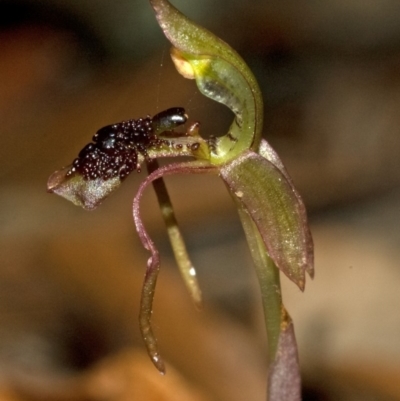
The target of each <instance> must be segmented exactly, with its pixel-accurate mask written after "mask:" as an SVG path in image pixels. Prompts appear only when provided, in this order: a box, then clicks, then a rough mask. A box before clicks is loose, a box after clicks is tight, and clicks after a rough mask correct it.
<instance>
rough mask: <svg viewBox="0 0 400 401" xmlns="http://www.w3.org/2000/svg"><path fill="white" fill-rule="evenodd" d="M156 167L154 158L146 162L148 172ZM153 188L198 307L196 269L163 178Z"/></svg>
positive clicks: (172, 244) (198, 290) (176, 254)
mask: <svg viewBox="0 0 400 401" xmlns="http://www.w3.org/2000/svg"><path fill="white" fill-rule="evenodd" d="M158 167H159V165H158V162H157V160H156V159H153V160H151V161H149V162H147V170H148V172H149V174H151V173H152V172H153V171H155V170H157V169H158ZM153 188H154V191H155V193H156V196H157V200H158V203H159V205H160V209H161V214H162V216H163V218H164V222H165V225H166V227H167V232H168V236H169V239H170V243H171V246H172V251H173V252H174V256H175V259H176V262H177V264H178V267H179V271H180V273H181V275H182V278H183V280H184V282H185V284H186V287H187V289H188V291H189V293H190V295H191V297H192V299H193V301H194V303H195V305H196V306H197V307H198V308H200V307H201V303H202V297H201V290H200V287H199V284H198V281H197V275H196V270H195V268H194V266H193V264H192V262H191V260H190V258H189V255H188V252H187V250H186V245H185V242H184V240H183V236H182V234H181V231H180V230H179V227H178V222H177V220H176V217H175V213H174V210H173V208H172V204H171V199H170V197H169V194H168V191H167V187H166V185H165V182H164V180H163V179H162V178H159V179H157V180H155V181H153Z"/></svg>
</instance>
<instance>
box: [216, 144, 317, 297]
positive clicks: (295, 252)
mask: <svg viewBox="0 0 400 401" xmlns="http://www.w3.org/2000/svg"><path fill="white" fill-rule="evenodd" d="M220 174H221V177H222V178H223V180H224V181H225V183H226V185H227V186H228V188H229V191H230V192H231V194H232V196H234V197H235V198H236V199H237V200H239V201H240V202H242V204H243V205H244V207H245V209H246V210H247V211H248V213H249V214H250V216H251V217H252V219H253V220H254V223H255V224H256V226H257V227H258V229H259V231H260V234H261V236H262V238H263V241H264V243H265V246H266V248H267V251H268V253H269V255H270V257H271V258H272V260H273V261H274V263H275V264H276V266H277V267H278V268H279V269H280V270H281V271H282V272H283V273H284V274H286V275H287V276H288V277H289V278H290V279H291V280H292V281H293V282H294V283H296V284H297V285H298V286H299V288H300V289H302V290H303V289H304V285H305V270H310V271H311V270H312V263H313V261H312V253H310V249H312V246H311V245H310V243H309V241H310V239H311V237H310V235H309V231H308V225H307V216H306V214H305V209H304V205H303V203H302V202H301V200H300V199H299V197H298V195H297V192H295V191H294V187H293V184H292V183H291V181H289V180H288V179H287V178H286V176H285V174H284V173H283V172H282V171H281V169H279V168H278V167H276V165H275V164H273V163H271V162H270V161H269V160H267V159H266V158H264V157H262V156H261V155H259V154H257V153H255V152H252V151H247V152H244V153H243V154H242V155H240V156H239V157H238V158H237V159H235V160H234V161H232V162H230V163H227V164H226V165H224V166H223V167H222V168H221V170H220Z"/></svg>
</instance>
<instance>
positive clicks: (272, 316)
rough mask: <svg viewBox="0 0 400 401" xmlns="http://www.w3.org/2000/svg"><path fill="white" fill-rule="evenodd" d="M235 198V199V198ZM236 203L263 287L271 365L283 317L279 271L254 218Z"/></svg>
mask: <svg viewBox="0 0 400 401" xmlns="http://www.w3.org/2000/svg"><path fill="white" fill-rule="evenodd" d="M233 198H234V199H235V197H233ZM235 203H236V205H237V208H238V211H239V217H240V220H241V222H242V226H243V229H244V232H245V235H246V239H247V243H248V245H249V248H250V253H251V256H252V258H253V262H254V266H255V268H256V273H257V277H258V281H259V283H260V285H261V296H262V304H263V309H264V318H265V326H266V330H267V341H268V361H269V365H271V363H272V362H273V361H274V360H275V357H276V351H277V349H278V340H279V335H280V332H281V327H282V317H283V316H282V310H283V304H282V293H281V285H280V278H279V270H278V269H277V267H276V266H275V264H274V262H273V261H272V259H271V258H270V257H269V256H268V253H267V251H266V249H265V245H264V242H263V240H262V238H261V235H260V233H259V231H258V229H257V227H256V225H255V224H254V222H253V220H252V218H251V217H250V216H249V215H248V213H247V211H246V210H245V209H244V207H243V206H242V204H241V203H240V200H238V199H235Z"/></svg>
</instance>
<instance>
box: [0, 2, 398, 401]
mask: <svg viewBox="0 0 400 401" xmlns="http://www.w3.org/2000/svg"><path fill="white" fill-rule="evenodd" d="M174 4H175V5H176V6H178V7H179V8H180V9H181V10H182V11H184V12H185V13H186V14H187V15H189V16H190V17H191V18H193V19H195V20H196V21H197V22H199V23H200V24H202V25H204V26H205V27H207V28H209V29H211V30H212V31H214V32H215V33H216V34H217V35H218V36H220V37H222V38H223V39H225V40H226V41H227V42H229V43H230V44H231V45H233V46H234V47H235V48H236V49H237V50H238V51H239V53H241V54H242V56H243V57H244V58H245V60H246V61H247V62H248V63H249V65H250V66H251V68H252V69H253V71H254V73H255V75H256V76H257V78H258V80H259V82H260V85H261V87H262V91H263V94H264V98H265V114H266V119H265V127H264V131H265V137H266V138H267V139H268V140H269V141H270V142H271V143H272V145H273V146H274V147H275V148H276V149H277V151H278V152H279V153H280V155H281V157H282V159H283V160H284V162H285V163H286V165H287V167H288V169H289V171H290V173H291V174H292V176H293V179H294V181H295V183H296V185H297V186H298V188H299V190H300V192H301V193H302V194H303V196H304V199H305V202H306V204H307V207H308V210H309V214H310V220H311V223H312V231H313V235H314V240H315V247H316V278H315V280H314V281H313V282H311V281H309V282H308V283H307V286H306V291H305V293H304V294H302V293H300V292H299V291H298V290H297V289H296V288H295V287H294V286H293V285H292V284H291V283H289V282H288V281H287V280H286V279H285V278H283V280H282V282H283V286H284V293H285V294H284V295H285V298H286V306H287V308H288V309H289V311H290V312H291V315H292V317H293V319H294V321H295V328H296V333H297V337H298V341H299V350H300V358H301V364H302V368H303V371H304V374H303V376H304V400H305V401H311V400H314V401H317V400H318V401H319V400H324V401H326V400H328V401H333V400H335V401H336V400H340V401H346V400H349V401H356V400H367V401H369V400H383V401H385V400H400V384H399V383H400V381H399V378H400V314H399V312H398V307H399V305H400V292H399V290H398V288H399V284H400V270H399V261H400V247H399V245H400V229H399V227H400V208H399V201H400V189H399V183H400V135H399V134H400V23H399V22H400V2H398V1H397V0H379V1H378V0H370V1H357V0H347V1H340V0H329V1H324V2H318V1H304V0H285V1H277V0H271V1H269V2H263V1H252V2H251V6H249V2H246V1H244V0H232V1H230V0H229V1H222V0H201V1H199V0H190V1H189V0H186V1H183V0H180V1H179V2H178V1H175V2H174ZM168 51H169V46H168V43H167V42H166V40H165V39H164V38H163V36H162V34H161V31H160V29H159V27H158V26H157V24H156V22H155V19H154V17H153V14H152V11H151V9H150V6H149V4H148V3H147V2H146V0H140V1H139V0H118V1H111V0H79V1H78V0H42V1H20V0H10V1H4V0H0V55H1V56H0V141H1V146H0V161H1V169H0V185H1V192H0V228H1V230H0V251H1V259H0V260H1V263H0V288H1V291H0V320H1V322H0V400H1V401H2V400H7V401H8V400H52V401H53V400H93V401H96V400H116V401H119V400H150V401H151V400H174V401H179V400H189V401H190V400H198V401H200V400H203V401H205V400H214V401H215V400H220V401H243V400H246V401H261V400H264V399H265V378H266V367H265V359H266V358H265V339H264V330H263V325H262V317H261V312H260V302H259V293H258V287H257V283H256V280H255V278H254V275H253V271H252V268H251V260H250V257H249V254H248V251H247V249H246V244H245V242H244V238H243V234H242V231H241V227H240V225H239V223H238V220H237V216H236V214H235V210H234V208H233V206H232V205H231V202H230V199H229V196H228V195H227V193H226V191H225V189H224V188H223V186H222V185H221V183H220V182H219V181H218V180H217V179H216V178H210V177H194V178H192V177H176V178H175V177H174V178H171V179H170V180H168V184H169V187H170V190H171V195H172V198H173V201H174V204H175V205H176V212H177V214H178V219H179V220H180V222H181V225H182V228H183V231H184V233H185V234H186V236H187V242H188V246H189V249H190V252H191V254H192V256H193V259H194V261H195V262H196V266H197V269H198V272H199V276H200V281H201V284H202V288H203V293H204V297H205V306H204V310H203V311H201V312H197V311H196V310H195V308H194V307H193V305H192V303H191V301H190V299H189V297H188V296H187V294H186V291H185V289H184V287H183V284H182V282H181V280H180V278H179V276H178V273H177V269H176V267H175V264H174V261H173V259H172V257H171V252H170V250H169V246H168V243H167V241H166V236H165V232H164V227H163V222H162V220H161V218H160V216H159V211H158V209H157V207H156V203H155V200H154V196H153V194H152V193H151V191H149V193H148V194H147V195H146V199H144V200H143V213H144V215H145V221H146V224H147V226H148V228H149V230H150V232H151V234H152V235H153V237H154V238H155V240H156V242H157V244H158V245H159V246H160V249H161V251H162V273H161V276H160V280H159V283H158V288H157V292H156V301H155V308H154V314H153V322H154V325H155V328H156V332H157V336H158V338H159V345H160V349H161V351H162V353H163V355H164V357H165V359H166V360H167V363H168V374H167V376H166V377H160V376H159V375H158V373H157V372H156V370H155V369H154V368H153V367H152V365H151V363H150V361H149V360H148V359H147V358H146V355H145V353H144V346H143V344H142V341H141V338H140V335H139V333H138V324H137V315H138V303H139V298H140V287H141V283H142V279H143V274H144V269H145V265H146V259H147V257H148V255H147V253H146V252H145V251H144V250H142V248H141V246H140V243H139V240H138V238H137V236H136V232H135V229H134V226H133V221H132V217H131V204H132V198H133V195H134V193H135V191H136V189H137V187H138V184H139V182H140V180H141V179H142V178H143V174H141V175H138V174H133V175H132V177H130V178H129V180H127V182H126V183H125V185H124V186H123V187H122V188H121V189H120V190H119V191H118V193H117V194H115V195H114V196H113V197H111V198H110V199H108V200H107V201H106V202H105V203H104V205H102V206H101V208H99V209H98V210H97V211H95V212H92V213H89V212H85V211H83V210H80V209H78V208H76V207H74V206H73V205H72V204H69V203H67V202H66V201H64V200H62V199H61V198H58V197H55V196H51V195H49V194H47V193H46V181H47V178H48V176H49V175H50V174H51V173H52V172H53V171H54V170H56V169H58V168H60V167H61V166H63V165H66V164H69V163H70V162H71V161H72V160H73V158H74V157H75V156H76V154H77V152H78V151H79V150H80V149H81V148H82V147H83V145H85V144H86V143H87V142H89V141H90V139H91V136H92V135H93V133H94V132H95V131H96V130H97V129H98V128H100V127H102V126H103V125H107V124H110V123H113V122H117V121H120V120H123V119H128V118H137V117H140V116H144V115H147V114H151V115H152V114H155V113H156V112H158V111H160V110H163V109H166V108H168V107H172V106H184V107H185V108H186V109H187V111H188V114H189V115H190V118H191V119H192V120H198V121H200V122H201V124H202V132H203V133H204V135H209V134H213V135H219V134H222V133H224V130H226V128H227V126H228V125H229V123H230V119H231V115H230V113H229V112H228V111H227V110H225V109H224V108H223V107H222V106H221V105H218V104H216V103H213V102H211V101H209V100H208V99H205V98H203V97H202V96H200V94H199V93H198V91H197V90H196V88H195V85H194V83H193V82H192V81H186V80H184V79H182V78H181V77H180V76H179V75H178V74H177V73H176V72H175V71H174V69H173V67H172V66H171V62H170V59H169V55H168Z"/></svg>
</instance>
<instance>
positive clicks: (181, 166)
mask: <svg viewBox="0 0 400 401" xmlns="http://www.w3.org/2000/svg"><path fill="white" fill-rule="evenodd" d="M207 173H208V174H216V173H217V169H216V168H215V167H213V166H211V165H210V164H208V163H205V162H200V161H193V162H186V163H176V164H170V165H167V166H164V167H161V168H159V169H157V170H155V171H154V172H153V173H151V174H150V175H149V176H148V177H147V178H146V179H145V180H144V181H143V182H142V184H141V185H140V187H139V190H138V192H137V194H136V196H135V199H134V200H133V219H134V221H135V226H136V230H137V232H138V234H139V238H140V240H141V241H142V244H143V246H144V247H145V248H146V249H147V250H148V251H150V255H151V256H150V258H149V259H148V261H147V270H146V275H145V280H144V284H143V289H142V301H141V307H140V316H139V323H140V330H141V332H142V337H143V340H144V342H145V344H146V347H147V352H148V354H149V356H150V358H151V360H152V362H153V363H154V365H155V366H156V368H157V369H158V370H159V371H160V372H161V373H164V372H165V367H164V363H163V361H162V359H161V357H160V354H159V352H158V347H157V341H156V337H155V335H154V332H153V329H152V326H151V315H152V311H153V298H154V290H155V286H156V281H157V275H158V271H159V269H160V257H159V252H158V250H157V248H156V246H155V244H154V242H153V240H152V239H151V238H150V236H149V234H148V233H147V231H146V229H145V227H144V224H143V221H142V218H141V216H140V199H141V198H142V196H143V193H144V191H145V189H146V188H147V187H148V186H149V185H150V184H151V183H152V182H153V181H154V180H157V179H159V178H162V177H164V176H166V175H173V174H207Z"/></svg>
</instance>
